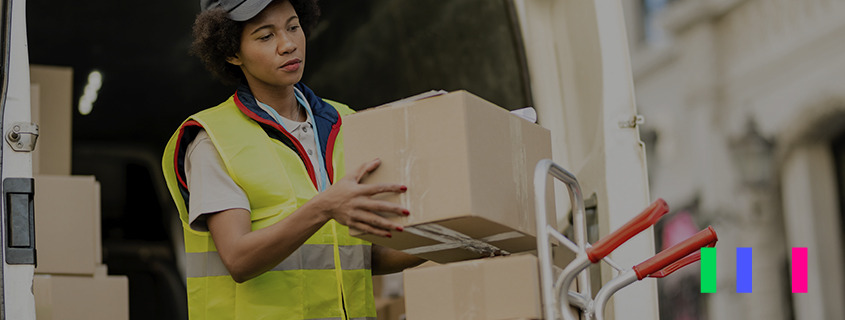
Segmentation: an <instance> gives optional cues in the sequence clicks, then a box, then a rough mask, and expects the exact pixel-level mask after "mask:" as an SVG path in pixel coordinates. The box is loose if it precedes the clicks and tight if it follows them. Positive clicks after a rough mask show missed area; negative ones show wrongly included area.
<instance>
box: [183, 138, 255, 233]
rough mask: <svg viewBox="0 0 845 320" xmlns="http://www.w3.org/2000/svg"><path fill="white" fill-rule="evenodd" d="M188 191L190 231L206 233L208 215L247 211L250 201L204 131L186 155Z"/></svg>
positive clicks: (193, 142) (190, 146)
mask: <svg viewBox="0 0 845 320" xmlns="http://www.w3.org/2000/svg"><path fill="white" fill-rule="evenodd" d="M185 173H186V175H187V177H186V178H187V183H188V191H190V193H191V197H190V198H189V200H188V201H189V202H188V219H189V225H190V226H191V229H194V230H196V231H208V224H207V223H206V219H207V218H208V215H209V214H213V213H218V212H221V211H224V210H228V209H237V208H242V209H246V210H247V211H249V210H250V207H249V198H247V196H246V193H245V192H244V191H243V189H241V187H240V186H238V185H237V184H236V183H235V181H234V180H233V179H232V177H230V176H229V173H228V172H227V170H226V168H225V166H224V165H223V159H221V158H220V154H219V153H218V152H217V149H216V148H215V147H214V144H213V143H212V142H211V139H210V138H209V136H208V133H206V132H205V130H203V131H200V132H199V133H198V134H197V137H196V138H195V139H194V141H192V142H191V143H190V144H188V149H187V152H186V154H185Z"/></svg>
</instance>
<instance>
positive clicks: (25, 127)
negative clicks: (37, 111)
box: [6, 122, 38, 152]
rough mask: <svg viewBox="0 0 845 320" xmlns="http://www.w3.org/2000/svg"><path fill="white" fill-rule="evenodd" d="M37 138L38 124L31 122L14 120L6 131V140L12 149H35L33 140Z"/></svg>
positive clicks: (27, 150)
mask: <svg viewBox="0 0 845 320" xmlns="http://www.w3.org/2000/svg"><path fill="white" fill-rule="evenodd" d="M36 140H38V125H37V124H35V123H31V122H15V123H13V124H12V129H10V130H9V131H7V132H6V142H8V143H9V145H10V146H11V147H12V150H15V151H19V152H32V150H35V141H36Z"/></svg>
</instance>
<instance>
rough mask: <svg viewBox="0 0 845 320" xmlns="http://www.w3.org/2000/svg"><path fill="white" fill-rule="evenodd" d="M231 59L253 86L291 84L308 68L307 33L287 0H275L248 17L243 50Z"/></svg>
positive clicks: (282, 85)
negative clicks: (255, 14) (306, 52)
mask: <svg viewBox="0 0 845 320" xmlns="http://www.w3.org/2000/svg"><path fill="white" fill-rule="evenodd" d="M228 61H229V63H231V64H234V65H237V66H240V67H241V70H243V72H244V75H245V76H246V79H247V82H248V83H249V85H250V86H255V85H261V86H272V87H285V86H291V85H293V84H295V83H297V82H299V80H300V79H302V72H303V70H304V68H305V33H304V32H303V31H302V27H301V26H300V24H299V17H298V16H297V15H296V11H294V9H293V6H292V5H291V4H290V2H288V1H273V2H272V3H270V4H269V5H268V6H267V7H266V8H265V9H264V10H263V11H261V13H259V14H258V15H257V16H255V17H254V18H252V19H250V20H248V21H247V22H246V23H245V25H244V30H243V33H241V47H240V51H238V53H237V54H235V57H232V58H229V59H228Z"/></svg>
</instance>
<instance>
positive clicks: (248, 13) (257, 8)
mask: <svg viewBox="0 0 845 320" xmlns="http://www.w3.org/2000/svg"><path fill="white" fill-rule="evenodd" d="M270 2H273V0H200V8H201V9H202V10H203V11H205V10H209V9H214V8H218V7H220V8H223V10H226V12H228V13H229V19H232V20H235V21H247V20H249V19H252V17H255V16H256V15H258V13H259V12H261V10H264V8H265V7H267V5H268V4H270Z"/></svg>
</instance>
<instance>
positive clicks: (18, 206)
mask: <svg viewBox="0 0 845 320" xmlns="http://www.w3.org/2000/svg"><path fill="white" fill-rule="evenodd" d="M25 9H26V1H25V0H2V1H0V16H1V17H2V23H0V47H2V56H3V57H2V64H1V65H0V67H2V70H1V71H2V78H0V81H2V84H0V113H2V123H0V134H2V142H0V143H2V147H0V157H2V158H0V176H2V181H3V182H2V184H0V188H2V189H0V191H2V194H3V197H0V208H2V214H3V218H2V219H0V243H2V246H0V250H2V254H0V256H2V260H3V268H0V288H2V290H0V320H5V319H15V320H18V319H21V320H34V319H35V298H34V295H33V293H32V281H33V273H34V269H35V216H34V205H33V197H34V189H35V188H34V187H35V186H34V181H33V179H32V150H33V148H35V141H36V139H37V138H38V126H37V125H35V124H33V123H32V122H31V121H32V119H31V111H30V88H29V86H30V84H29V59H28V52H27V41H26V10H25Z"/></svg>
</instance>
